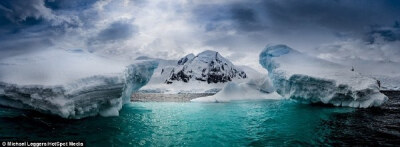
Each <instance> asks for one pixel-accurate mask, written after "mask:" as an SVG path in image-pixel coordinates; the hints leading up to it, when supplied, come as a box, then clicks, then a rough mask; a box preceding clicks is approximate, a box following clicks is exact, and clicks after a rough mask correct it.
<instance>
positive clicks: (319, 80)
mask: <svg viewBox="0 0 400 147" xmlns="http://www.w3.org/2000/svg"><path fill="white" fill-rule="evenodd" d="M259 62H260V64H261V65H262V66H263V67H264V68H265V69H267V71H268V76H269V78H270V79H271V82H272V85H273V87H274V88H275V90H276V92H277V93H278V94H280V95H281V96H283V97H285V98H291V99H294V100H297V101H299V102H302V103H324V104H332V105H334V106H348V107H357V108H367V107H372V106H380V105H382V104H383V103H384V102H385V101H387V99H388V98H387V97H386V96H385V95H384V94H382V93H380V91H379V88H380V87H379V84H378V81H377V80H375V79H373V78H370V77H367V76H364V75H362V74H360V73H358V72H355V71H352V70H351V68H348V67H346V66H343V65H340V64H336V63H332V62H329V61H326V60H323V59H320V58H316V57H312V56H309V55H307V54H304V53H301V52H299V51H297V50H294V49H292V48H290V47H288V46H286V45H269V46H267V47H266V48H265V49H264V50H263V51H262V52H261V53H260V55H259Z"/></svg>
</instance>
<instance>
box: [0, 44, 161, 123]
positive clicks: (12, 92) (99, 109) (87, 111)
mask: <svg viewBox="0 0 400 147" xmlns="http://www.w3.org/2000/svg"><path fill="white" fill-rule="evenodd" d="M49 55H56V56H49ZM38 57H40V58H38ZM60 57H62V58H61V59H64V61H63V62H61V61H59V62H56V61H57V60H55V59H56V58H60ZM20 59H23V60H22V61H26V60H28V59H29V60H30V61H31V62H15V61H19V60H20ZM51 61H54V62H53V63H51ZM65 61H74V62H73V63H76V62H78V64H75V65H71V64H69V63H68V62H65ZM1 62H3V63H4V62H6V63H7V62H9V63H12V64H3V65H2V66H0V69H2V71H1V72H0V73H1V74H0V80H1V82H0V105H1V106H6V107H12V108H17V109H27V110H34V111H38V112H42V113H46V114H52V115H57V116H60V117H62V118H68V119H80V118H84V117H89V116H95V115H101V116H117V115H118V114H119V110H120V109H121V108H122V106H123V104H125V103H127V102H129V100H130V96H131V95H132V93H133V92H135V91H137V90H138V89H139V88H141V87H142V86H144V85H146V83H147V82H148V81H149V80H150V78H151V76H152V74H153V71H154V69H155V68H157V66H158V62H156V61H133V64H130V65H127V66H126V65H124V66H122V65H123V64H114V63H113V61H111V60H107V59H102V58H99V57H97V56H94V55H92V54H88V53H83V54H82V53H78V54H77V53H71V52H65V51H46V52H43V53H39V54H35V55H31V56H29V57H13V58H10V59H7V60H1ZM52 64H56V65H57V66H52ZM49 66H50V67H49ZM31 67H32V68H31ZM99 67H101V68H99ZM33 68H38V69H40V70H36V71H32V70H31V69H33ZM63 68H69V69H63ZM59 70H61V71H62V72H59ZM15 71H18V72H21V73H16V72H15ZM35 72H37V73H39V74H43V76H44V77H46V78H50V79H42V80H37V79H35V78H32V77H29V75H30V74H34V73H35ZM54 73H56V74H54ZM54 77H58V78H61V79H56V78H54Z"/></svg>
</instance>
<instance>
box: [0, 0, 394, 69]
mask: <svg viewBox="0 0 400 147" xmlns="http://www.w3.org/2000/svg"><path fill="white" fill-rule="evenodd" d="M398 14H400V2H399V1H396V0H382V1H376V0H303V1H297V0H256V1H247V0H233V1H232V0H217V1H210V2H207V1H202V0H182V1H172V0H154V1H153V0H152V1H146V0H101V1H100V0H99V1H97V0H85V1H80V0H29V1H26V0H3V1H0V52H1V55H0V58H7V57H9V56H16V55H20V54H25V53H30V52H36V51H38V50H42V49H63V50H68V49H76V48H81V49H84V50H88V51H90V52H92V53H95V54H101V55H102V56H109V57H118V58H128V59H131V58H135V57H138V56H149V57H154V58H165V59H176V58H179V57H181V56H184V55H185V54H188V53H199V52H201V51H203V50H206V49H211V50H216V51H219V52H220V53H221V54H223V55H224V56H227V57H228V58H229V59H230V60H232V61H233V62H234V63H241V64H245V65H249V66H252V67H254V68H257V69H261V68H260V67H259V65H258V63H257V60H256V59H255V58H254V57H256V56H257V54H258V53H259V52H260V51H261V50H262V49H263V48H264V47H265V46H266V45H267V44H287V45H289V46H291V47H292V48H296V49H298V50H300V51H302V52H305V53H308V54H310V55H314V56H317V57H320V58H324V59H327V60H331V61H333V62H338V63H342V64H356V63H357V64H359V63H363V62H367V61H368V62H374V63H385V64H386V63H388V64H389V63H390V64H392V63H393V64H396V63H398V62H400V61H399V60H398V56H399V55H400V53H399V48H398V45H399V38H400V35H399V34H400V33H399V21H400V15H398Z"/></svg>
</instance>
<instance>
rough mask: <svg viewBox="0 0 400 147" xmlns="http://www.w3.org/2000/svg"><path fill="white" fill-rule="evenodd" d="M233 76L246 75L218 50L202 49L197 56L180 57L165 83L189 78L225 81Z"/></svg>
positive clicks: (211, 81)
mask: <svg viewBox="0 0 400 147" xmlns="http://www.w3.org/2000/svg"><path fill="white" fill-rule="evenodd" d="M163 71H164V70H163ZM165 74H168V73H165ZM235 78H236V79H245V78H247V75H246V73H245V72H244V71H242V70H240V69H237V68H236V67H235V66H234V65H233V64H232V63H231V62H230V61H229V60H227V59H225V58H224V57H222V56H221V55H220V54H219V53H218V52H215V51H204V52H202V53H200V54H198V55H197V56H194V55H193V54H189V55H187V56H185V57H183V58H182V59H180V60H179V61H178V63H177V66H176V67H174V68H173V69H172V70H171V72H170V73H169V76H168V78H167V79H166V81H165V83H167V84H171V83H173V82H174V81H183V82H189V81H190V80H197V81H202V82H207V83H225V82H229V81H232V80H233V79H235Z"/></svg>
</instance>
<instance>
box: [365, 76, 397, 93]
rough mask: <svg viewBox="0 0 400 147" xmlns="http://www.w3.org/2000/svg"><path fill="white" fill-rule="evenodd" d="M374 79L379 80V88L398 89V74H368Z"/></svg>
mask: <svg viewBox="0 0 400 147" xmlns="http://www.w3.org/2000/svg"><path fill="white" fill-rule="evenodd" d="M368 76H369V77H372V78H374V79H377V80H379V82H380V85H381V88H380V89H381V90H389V91H390V90H394V91H400V76H386V75H368Z"/></svg>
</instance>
